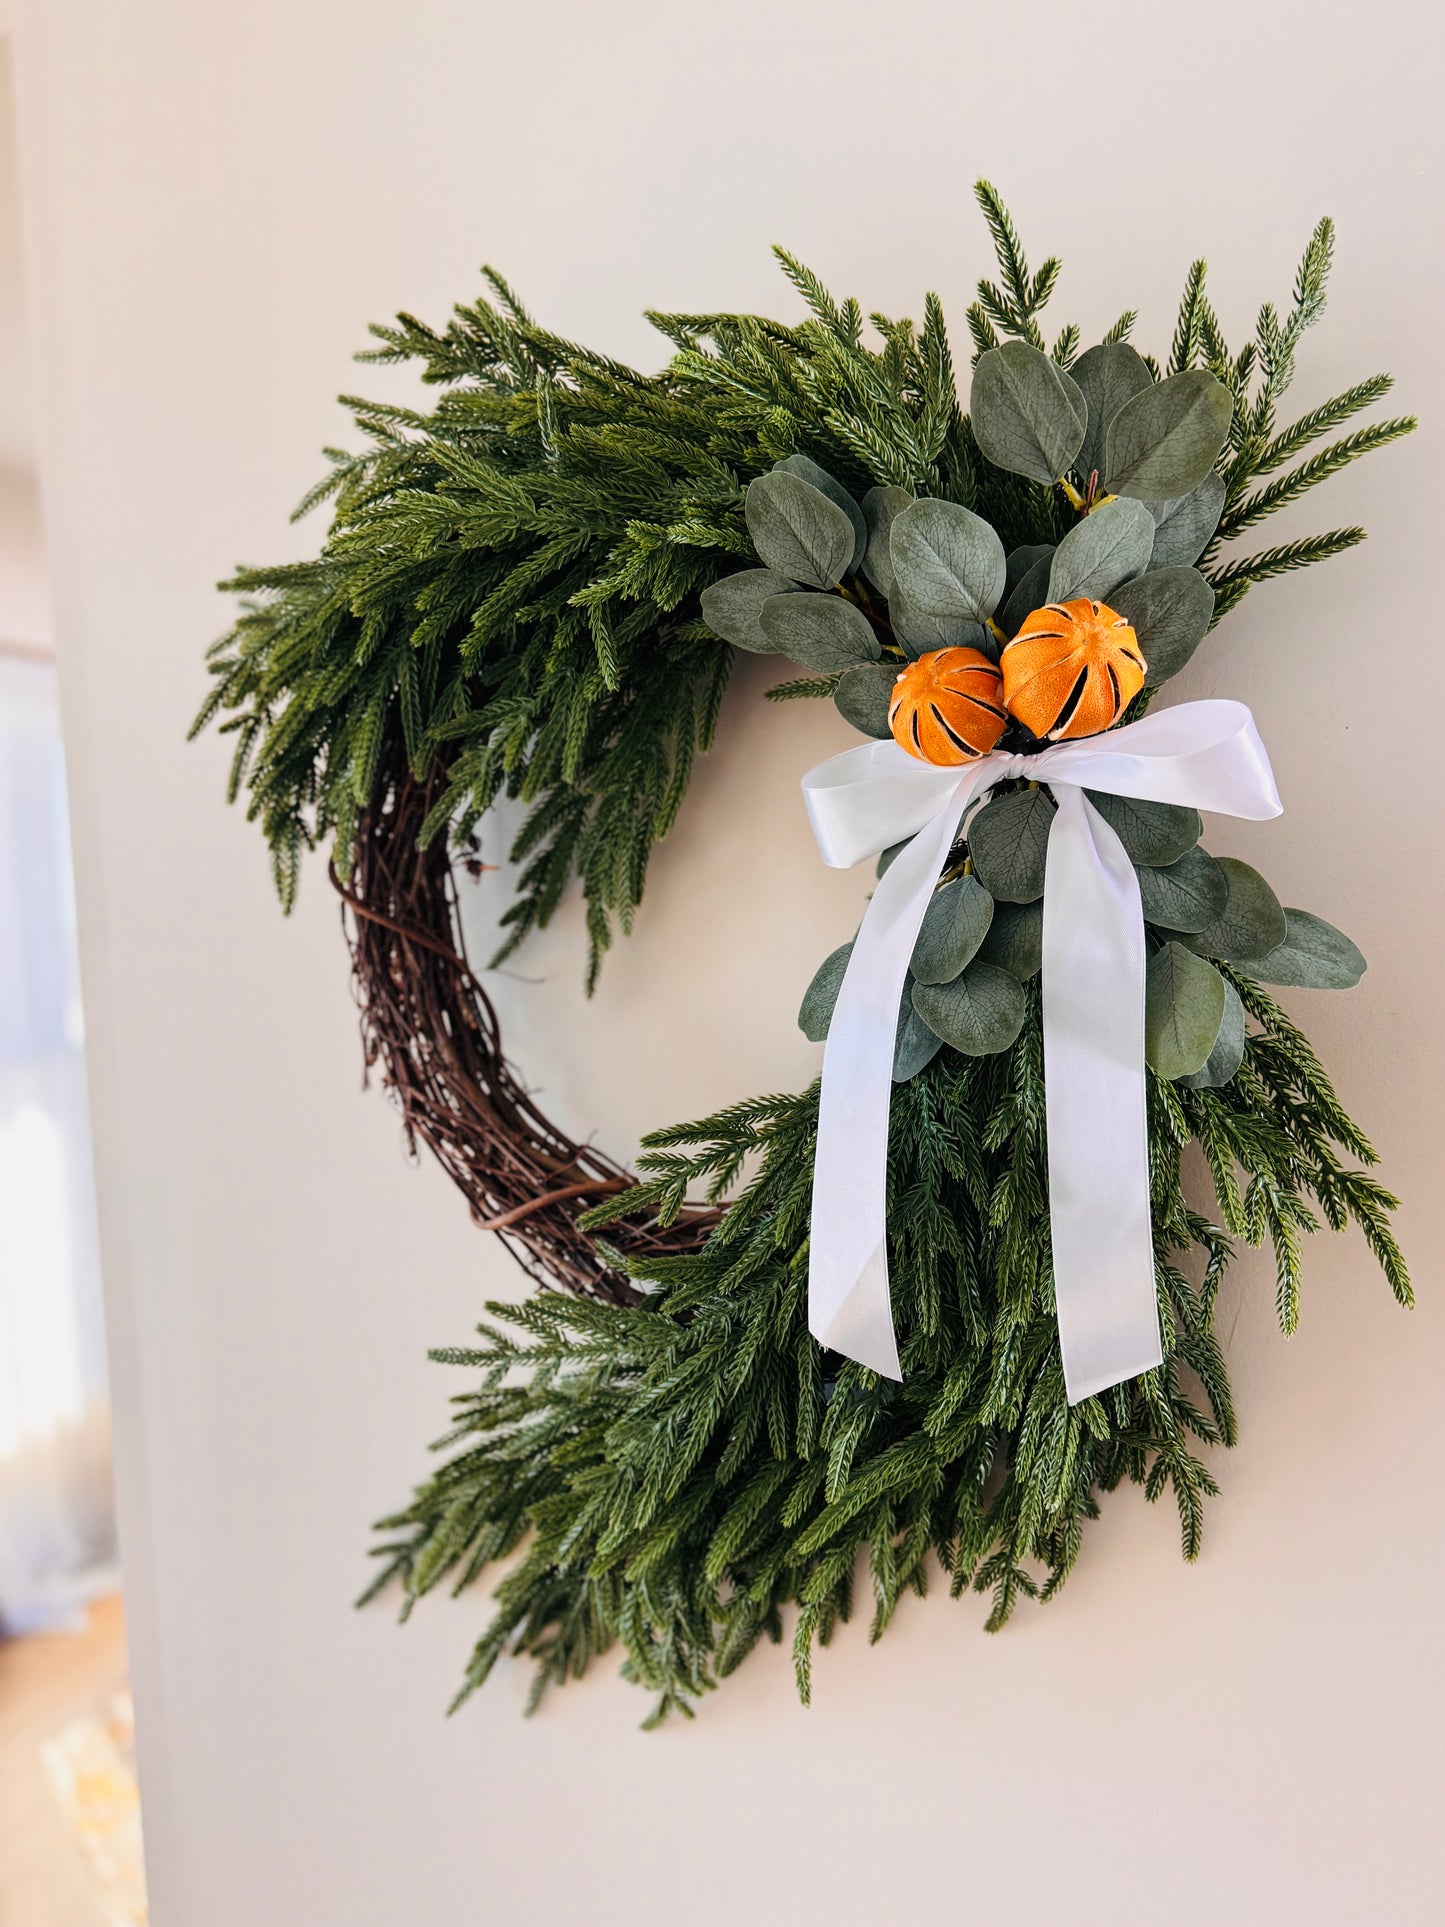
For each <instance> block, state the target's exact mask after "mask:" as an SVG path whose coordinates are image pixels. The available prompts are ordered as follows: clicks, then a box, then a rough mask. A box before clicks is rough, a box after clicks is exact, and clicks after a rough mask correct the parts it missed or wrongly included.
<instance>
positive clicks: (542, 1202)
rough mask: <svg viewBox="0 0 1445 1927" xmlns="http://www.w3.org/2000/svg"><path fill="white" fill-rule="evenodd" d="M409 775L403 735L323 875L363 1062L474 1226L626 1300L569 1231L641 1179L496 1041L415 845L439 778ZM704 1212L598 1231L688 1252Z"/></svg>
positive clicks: (436, 849) (642, 1255)
mask: <svg viewBox="0 0 1445 1927" xmlns="http://www.w3.org/2000/svg"><path fill="white" fill-rule="evenodd" d="M445 780H446V779H445V772H444V771H443V770H441V769H440V768H435V769H433V771H432V772H431V774H430V775H429V777H428V778H427V779H426V780H425V781H424V782H418V781H417V780H416V779H415V778H414V777H413V776H412V775H411V773H410V771H409V770H408V768H407V765H406V759H405V756H404V754H403V753H402V749H401V745H400V744H399V743H398V742H392V743H390V744H389V745H388V747H387V750H386V753H385V756H384V758H383V766H382V774H381V777H380V780H379V781H378V785H377V790H376V801H375V802H374V803H373V804H372V805H371V807H370V808H369V809H368V810H367V811H366V812H365V814H364V816H363V817H362V821H361V825H360V829H359V831H358V835H357V848H356V862H355V867H354V869H353V872H352V876H351V879H350V882H349V884H343V883H342V881H341V879H340V878H339V877H338V876H336V874H335V872H334V871H333V873H332V881H333V883H334V884H335V886H336V889H337V891H338V893H339V894H340V896H341V899H342V923H343V927H344V928H345V930H346V935H347V941H348V943H349V944H350V947H351V969H352V984H353V988H354V990H355V994H356V1001H357V1004H358V1006H359V1007H360V1011H361V1034H362V1041H363V1045H364V1047H365V1052H366V1065H367V1070H368V1072H370V1070H371V1068H372V1067H373V1066H376V1065H379V1066H380V1068H381V1077H382V1082H383V1085H384V1086H385V1087H386V1089H387V1090H389V1091H390V1092H391V1094H392V1096H393V1097H394V1098H395V1100H396V1102H397V1104H398V1105H399V1106H400V1109H401V1114H402V1120H403V1123H404V1126H405V1129H406V1133H407V1138H408V1141H409V1142H410V1143H411V1145H412V1146H413V1148H415V1146H416V1144H417V1143H418V1142H420V1143H422V1144H425V1145H426V1147H427V1149H428V1150H430V1151H431V1152H432V1154H433V1155H434V1156H435V1157H436V1158H437V1159H438V1161H439V1162H440V1164H441V1166H442V1169H443V1170H444V1171H445V1172H446V1174H447V1176H448V1177H449V1178H450V1179H451V1180H452V1182H453V1183H454V1184H455V1185H456V1186H457V1188H458V1190H460V1192H461V1193H462V1195H463V1197H464V1198H465V1199H466V1200H467V1203H468V1205H469V1206H470V1208H471V1213H472V1216H473V1218H474V1219H475V1220H476V1222H477V1223H478V1224H479V1225H480V1226H482V1227H483V1229H485V1230H490V1231H496V1232H498V1233H500V1234H501V1235H502V1237H503V1239H504V1241H505V1243H506V1245H507V1248H508V1249H509V1250H510V1251H511V1252H512V1254H513V1256H514V1257H515V1258H516V1259H517V1260H518V1262H519V1263H520V1264H521V1265H522V1266H523V1268H524V1269H525V1270H526V1271H528V1272H529V1273H530V1274H531V1275H532V1276H533V1277H534V1278H536V1279H537V1280H538V1282H539V1283H541V1284H545V1285H550V1286H553V1287H561V1288H562V1289H563V1290H566V1291H572V1292H576V1293H578V1294H579V1295H580V1296H583V1297H588V1298H598V1299H602V1300H604V1301H606V1302H607V1303H610V1304H615V1305H634V1304H638V1303H640V1302H641V1299H642V1296H643V1294H642V1293H641V1292H640V1291H639V1290H638V1289H637V1287H636V1286H635V1285H634V1284H633V1283H632V1282H631V1281H630V1280H629V1279H627V1278H625V1277H624V1276H623V1275H622V1274H621V1273H620V1272H618V1271H617V1270H616V1268H615V1267H614V1266H613V1265H612V1264H611V1263H610V1262H609V1261H608V1259H607V1258H606V1257H605V1255H604V1254H603V1252H602V1251H600V1250H599V1249H598V1246H597V1244H596V1242H595V1241H594V1239H593V1238H592V1237H590V1236H589V1235H588V1234H587V1233H586V1232H585V1231H583V1230H581V1229H580V1228H579V1226H578V1223H577V1216H578V1214H577V1211H576V1210H575V1209H574V1208H569V1207H573V1206H575V1203H576V1201H577V1200H578V1199H581V1198H588V1197H590V1198H593V1199H596V1198H600V1197H603V1196H612V1197H615V1196H616V1195H617V1194H618V1193H619V1192H621V1191H625V1190H628V1189H630V1188H631V1187H632V1186H633V1185H634V1184H636V1183H637V1182H638V1180H637V1179H636V1178H635V1177H634V1176H633V1175H632V1173H631V1172H629V1171H626V1170H624V1169H623V1167H622V1166H621V1165H619V1164H615V1163H614V1162H613V1161H612V1159H611V1158H609V1157H607V1156H605V1155H604V1154H603V1153H602V1152H600V1151H598V1150H596V1149H595V1148H594V1147H593V1146H591V1145H589V1144H576V1143H574V1142H573V1141H572V1139H571V1138H569V1137H568V1136H567V1134H566V1133H565V1132H564V1131H562V1130H560V1129H559V1128H558V1127H557V1126H556V1125H555V1124H553V1123H552V1122H551V1121H550V1120H549V1119H548V1118H546V1117H544V1116H543V1114H542V1112H541V1111H540V1110H539V1109H538V1108H537V1106H536V1104H535V1103H534V1102H533V1100H532V1098H531V1096H530V1095H529V1093H528V1092H527V1090H526V1088H525V1086H524V1085H523V1084H522V1083H521V1081H520V1080H519V1078H518V1077H517V1075H516V1073H515V1072H514V1070H513V1069H512V1067H511V1065H510V1064H509V1063H508V1062H507V1059H506V1057H505V1055H504V1053H503V1050H502V1040H501V1030H500V1026H499V1024H498V1020H497V1013H496V1010H495V1009H494V1007H493V1005H492V1002H491V999H490V998H489V997H488V996H487V993H486V991H485V990H484V989H483V987H482V985H481V983H480V982H479V981H478V979H477V977H476V975H475V973H474V972H473V970H472V968H471V966H470V964H469V963H468V961H467V956H466V947H465V944H464V942H463V939H462V933H461V925H460V921H459V919H458V916H457V904H456V894H455V889H454V885H453V879H452V869H451V859H450V857H449V855H448V852H447V848H446V843H445V839H444V838H441V837H438V838H436V839H435V840H434V841H433V842H432V843H431V844H430V845H429V846H428V847H427V848H426V849H424V850H423V849H421V848H420V847H419V846H418V837H419V834H420V830H421V826H422V824H423V823H424V822H425V820H426V817H427V815H428V813H429V811H430V810H431V808H432V806H433V804H434V803H435V802H436V799H437V797H438V795H439V794H440V793H441V789H442V787H443V785H444V783H445ZM720 1216H721V1212H720V1211H719V1210H718V1209H715V1208H706V1209H698V1210H693V1211H689V1212H686V1213H684V1214H683V1215H681V1216H680V1217H679V1218H677V1219H676V1220H675V1221H674V1222H673V1223H672V1224H669V1225H666V1226H661V1225H659V1224H658V1223H657V1221H656V1219H655V1217H653V1216H652V1215H650V1214H649V1213H647V1212H642V1213H639V1214H638V1215H637V1216H636V1217H632V1218H621V1219H617V1220H615V1221H614V1222H613V1223H611V1224H609V1225H608V1227H607V1241H608V1243H609V1245H610V1246H611V1247H612V1248H613V1249H614V1250H616V1251H619V1252H621V1253H622V1254H623V1255H625V1256H626V1257H628V1258H630V1259H631V1258H637V1259H641V1260H643V1261H644V1262H645V1261H646V1260H647V1259H650V1258H654V1257H656V1258H668V1257H676V1256H679V1255H681V1254H684V1253H687V1252H691V1251H696V1250H697V1249H698V1248H699V1246H700V1245H701V1244H702V1243H703V1242H704V1240H705V1239H706V1237H707V1234H708V1232H709V1231H710V1230H711V1229H712V1227H713V1226H714V1225H715V1224H716V1223H717V1221H718V1219H719V1217H720Z"/></svg>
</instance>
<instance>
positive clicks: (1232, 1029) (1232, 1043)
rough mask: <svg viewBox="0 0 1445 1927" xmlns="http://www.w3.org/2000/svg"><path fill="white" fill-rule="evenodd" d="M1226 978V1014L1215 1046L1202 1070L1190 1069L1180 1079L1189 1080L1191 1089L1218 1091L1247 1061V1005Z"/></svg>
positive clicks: (1183, 1081)
mask: <svg viewBox="0 0 1445 1927" xmlns="http://www.w3.org/2000/svg"><path fill="white" fill-rule="evenodd" d="M1223 981H1224V1015H1223V1017H1222V1018H1221V1019H1220V1023H1219V1035H1218V1036H1217V1037H1216V1038H1215V1040H1214V1048H1213V1050H1212V1051H1210V1053H1209V1055H1208V1057H1207V1058H1206V1059H1205V1060H1204V1067H1203V1069H1202V1070H1197V1071H1190V1072H1189V1073H1188V1074H1187V1075H1186V1076H1184V1077H1181V1078H1180V1080H1179V1082H1180V1083H1181V1084H1187V1085H1188V1086H1189V1088H1190V1090H1191V1091H1217V1090H1218V1089H1219V1088H1220V1086H1221V1085H1224V1084H1227V1083H1228V1082H1229V1080H1230V1079H1231V1078H1232V1077H1233V1076H1234V1074H1235V1072H1236V1071H1237V1070H1238V1069H1239V1067H1240V1065H1241V1064H1242V1063H1243V1062H1244V1005H1243V1003H1242V1002H1241V1001H1240V996H1239V992H1238V991H1237V990H1236V989H1235V987H1234V985H1233V984H1232V983H1230V982H1229V981H1228V980H1227V979H1225V980H1223Z"/></svg>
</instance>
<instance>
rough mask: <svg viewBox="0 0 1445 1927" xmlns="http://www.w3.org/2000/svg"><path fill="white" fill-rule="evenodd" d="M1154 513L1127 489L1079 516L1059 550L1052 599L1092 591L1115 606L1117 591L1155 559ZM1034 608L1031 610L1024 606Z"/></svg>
mask: <svg viewBox="0 0 1445 1927" xmlns="http://www.w3.org/2000/svg"><path fill="white" fill-rule="evenodd" d="M1153 546H1154V517H1153V516H1152V515H1151V514H1150V513H1149V511H1148V509H1146V508H1145V506H1144V504H1143V503H1142V502H1132V501H1130V499H1129V498H1128V496H1126V495H1121V496H1118V497H1116V499H1115V500H1114V501H1112V502H1105V503H1104V504H1103V506H1102V507H1101V508H1096V509H1095V510H1094V512H1093V513H1092V514H1091V515H1086V516H1085V517H1084V519H1083V521H1081V522H1076V523H1075V524H1074V526H1073V527H1072V528H1071V529H1070V530H1069V532H1068V534H1067V535H1066V536H1065V537H1064V539H1063V541H1062V542H1060V544H1059V546H1058V547H1057V548H1056V549H1055V550H1054V559H1053V564H1052V566H1051V567H1050V570H1049V593H1048V595H1047V597H1046V598H1045V600H1046V601H1048V602H1068V601H1070V600H1071V599H1072V598H1073V597H1074V596H1092V597H1093V598H1094V600H1095V601H1096V602H1108V603H1109V604H1110V606H1111V607H1112V606H1113V595H1114V591H1115V590H1116V589H1118V588H1120V587H1122V586H1123V584H1124V583H1126V582H1127V581H1129V579H1130V577H1131V576H1136V575H1138V573H1139V571H1140V570H1141V569H1145V568H1147V567H1148V565H1149V551H1150V550H1151V549H1152V548H1153ZM1024 614H1025V615H1027V614H1028V610H1025V611H1024Z"/></svg>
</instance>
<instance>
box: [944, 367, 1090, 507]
mask: <svg viewBox="0 0 1445 1927" xmlns="http://www.w3.org/2000/svg"><path fill="white" fill-rule="evenodd" d="M968 409H969V419H970V422H971V424H972V427H973V439H974V440H975V441H976V442H977V443H978V445H979V447H980V449H981V450H982V451H983V453H984V454H985V455H986V456H987V458H988V460H989V461H991V462H992V463H993V464H994V466H995V467H996V468H1006V469H1008V470H1009V471H1010V472H1011V473H1013V474H1015V475H1027V476H1028V478H1029V480H1030V481H1032V482H1045V483H1048V482H1056V481H1058V479H1059V477H1060V476H1061V475H1062V474H1063V473H1064V471H1065V470H1066V469H1067V468H1068V467H1069V465H1070V464H1071V463H1072V461H1073V459H1074V457H1075V456H1076V455H1077V454H1078V452H1079V444H1080V443H1081V442H1082V441H1083V439H1084V424H1085V422H1086V420H1087V418H1088V408H1087V406H1086V404H1085V402H1084V397H1083V395H1082V394H1081V393H1080V392H1079V387H1078V383H1077V382H1075V381H1074V380H1073V379H1072V378H1071V377H1070V376H1069V375H1066V374H1065V373H1064V371H1063V369H1062V368H1060V367H1059V366H1058V365H1057V363H1055V362H1052V361H1050V360H1049V358H1048V356H1047V355H1046V354H1044V353H1043V352H1042V350H1040V349H1038V348H1032V347H1030V346H1029V344H1028V343H1027V342H1026V341H1006V342H1004V344H1003V346H1002V347H1000V348H990V349H988V351H987V352H986V353H984V354H981V355H980V356H979V358H978V360H977V361H976V362H975V363H974V368H973V388H972V392H971V394H970V396H969V404H968Z"/></svg>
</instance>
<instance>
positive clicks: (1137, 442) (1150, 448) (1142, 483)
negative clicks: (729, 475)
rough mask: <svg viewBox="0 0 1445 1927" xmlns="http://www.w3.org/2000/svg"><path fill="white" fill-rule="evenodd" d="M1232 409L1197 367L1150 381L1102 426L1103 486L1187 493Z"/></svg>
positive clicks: (1209, 464) (1154, 495)
mask: <svg viewBox="0 0 1445 1927" xmlns="http://www.w3.org/2000/svg"><path fill="white" fill-rule="evenodd" d="M1233 413H1234V397H1233V396H1232V395H1231V394H1230V392H1229V390H1228V389H1227V388H1226V387H1225V385H1224V383H1223V382H1222V381H1218V380H1216V379H1215V377H1214V376H1213V375H1211V374H1209V373H1208V371H1207V370H1205V369H1203V368H1186V369H1185V370H1184V372H1183V373H1182V374H1178V375H1170V376H1169V377H1168V379H1167V380H1166V381H1160V382H1155V383H1152V384H1151V385H1150V386H1149V387H1148V388H1146V389H1144V390H1143V391H1141V393H1139V394H1137V395H1135V396H1134V397H1133V399H1132V400H1131V401H1126V402H1125V403H1124V406H1123V407H1122V408H1121V409H1120V410H1119V412H1118V414H1117V415H1115V417H1114V419H1113V420H1112V421H1111V422H1110V423H1109V426H1108V428H1107V429H1106V430H1105V431H1104V462H1103V477H1104V483H1105V486H1106V487H1107V488H1108V490H1109V492H1110V494H1111V495H1133V496H1137V497H1138V499H1139V500H1140V501H1141V502H1167V501H1170V500H1171V499H1172V498H1173V497H1174V496H1176V495H1188V494H1189V492H1190V491H1191V490H1192V489H1196V488H1198V486H1199V484H1200V483H1201V482H1202V481H1203V480H1204V478H1205V476H1206V475H1207V474H1208V473H1209V471H1210V470H1211V469H1212V468H1213V467H1214V464H1215V462H1216V461H1217V460H1218V458H1219V453H1220V450H1221V449H1222V448H1223V447H1224V444H1225V441H1226V439H1227V438H1228V435H1229V424H1230V420H1231V418H1232V416H1233ZM764 559H765V560H766V558H764Z"/></svg>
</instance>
